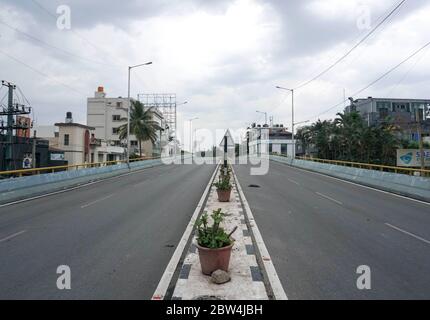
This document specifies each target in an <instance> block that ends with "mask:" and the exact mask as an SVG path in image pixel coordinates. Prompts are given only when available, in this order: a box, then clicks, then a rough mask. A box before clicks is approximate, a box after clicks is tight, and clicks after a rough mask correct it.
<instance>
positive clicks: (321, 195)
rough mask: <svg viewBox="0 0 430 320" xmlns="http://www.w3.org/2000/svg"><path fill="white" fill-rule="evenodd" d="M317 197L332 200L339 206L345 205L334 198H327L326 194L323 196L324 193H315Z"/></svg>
mask: <svg viewBox="0 0 430 320" xmlns="http://www.w3.org/2000/svg"><path fill="white" fill-rule="evenodd" d="M315 193H316V194H317V195H319V196H320V197H323V198H325V199H327V200H330V201H333V202H335V203H337V204H338V205H341V206H342V205H343V203H342V202H340V201H337V200H336V199H333V198H332V197H329V196H326V195H325V194H322V193H320V192H315Z"/></svg>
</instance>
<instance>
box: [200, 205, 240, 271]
mask: <svg viewBox="0 0 430 320" xmlns="http://www.w3.org/2000/svg"><path fill="white" fill-rule="evenodd" d="M224 217H225V214H224V213H223V212H222V210H221V209H218V210H214V211H213V213H212V215H211V218H212V220H213V224H212V226H209V224H208V220H209V217H208V215H207V213H205V214H203V216H202V217H201V218H200V219H199V220H197V222H196V228H197V248H198V251H199V259H200V265H201V267H202V272H203V274H205V275H211V274H212V273H213V272H214V271H217V270H223V271H225V272H228V266H229V264H230V256H231V250H232V248H233V245H234V240H233V239H232V238H231V235H232V234H233V232H234V231H236V229H237V227H236V228H235V229H234V230H233V231H232V232H231V233H230V234H227V233H226V232H225V230H224V229H223V228H222V227H221V226H220V224H221V222H222V221H223V220H224Z"/></svg>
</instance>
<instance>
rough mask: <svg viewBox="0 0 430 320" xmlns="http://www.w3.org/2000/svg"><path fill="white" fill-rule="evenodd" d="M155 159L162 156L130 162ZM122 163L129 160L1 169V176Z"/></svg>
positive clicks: (136, 160)
mask: <svg viewBox="0 0 430 320" xmlns="http://www.w3.org/2000/svg"><path fill="white" fill-rule="evenodd" d="M155 159H160V157H143V158H136V159H130V162H138V161H145V160H155ZM121 163H127V160H117V161H106V162H95V163H83V164H74V165H66V166H55V167H45V168H34V169H21V170H11V171H0V177H1V176H9V177H11V176H13V177H22V176H28V175H38V174H43V173H54V172H59V171H67V170H80V169H89V168H100V167H105V166H113V165H117V164H121Z"/></svg>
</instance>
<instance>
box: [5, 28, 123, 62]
mask: <svg viewBox="0 0 430 320" xmlns="http://www.w3.org/2000/svg"><path fill="white" fill-rule="evenodd" d="M0 23H1V24H3V25H5V26H6V27H8V28H9V29H11V30H13V31H15V32H17V33H19V34H22V35H24V36H26V37H27V38H30V39H32V40H33V41H36V42H39V43H41V44H42V45H44V46H46V47H48V48H51V49H54V50H57V51H60V52H62V53H63V54H66V55H69V56H71V57H74V58H77V59H80V60H85V61H87V62H90V63H96V64H100V65H103V66H110V67H118V66H113V65H111V64H107V63H103V62H99V61H95V60H92V59H88V58H86V57H83V56H80V55H77V54H75V53H73V52H70V51H67V50H64V49H62V48H59V47H56V46H54V45H51V44H49V43H47V42H45V41H43V40H41V39H39V38H36V37H34V36H32V35H31V34H28V33H26V32H24V31H22V30H19V29H17V28H15V27H13V26H11V25H10V24H8V23H6V22H4V21H3V20H0Z"/></svg>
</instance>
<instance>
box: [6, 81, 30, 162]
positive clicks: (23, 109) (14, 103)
mask: <svg viewBox="0 0 430 320" xmlns="http://www.w3.org/2000/svg"><path fill="white" fill-rule="evenodd" d="M1 85H2V86H4V87H7V88H8V93H7V95H8V103H7V105H3V104H2V105H0V134H1V135H3V134H4V131H6V136H7V140H6V143H5V149H6V150H5V152H4V160H5V161H4V163H5V168H4V169H6V170H12V169H13V165H12V164H13V160H14V159H13V144H14V132H15V134H16V132H17V130H30V129H31V125H30V126H28V125H23V124H21V123H17V121H16V117H17V116H22V115H29V114H31V107H30V106H27V105H24V104H22V103H21V102H20V101H19V99H18V98H14V91H15V90H16V85H15V84H13V83H11V82H8V81H4V80H2V82H1ZM3 117H6V118H7V120H6V121H4V119H3ZM1 148H3V146H1ZM2 153H3V152H2ZM2 169H3V168H2Z"/></svg>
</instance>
